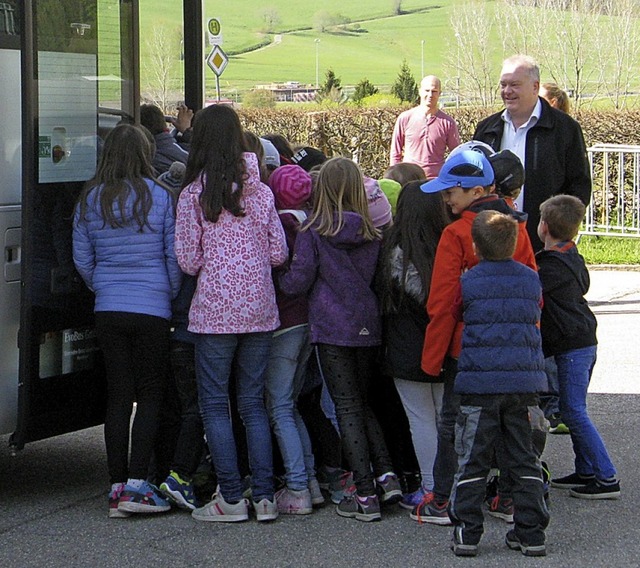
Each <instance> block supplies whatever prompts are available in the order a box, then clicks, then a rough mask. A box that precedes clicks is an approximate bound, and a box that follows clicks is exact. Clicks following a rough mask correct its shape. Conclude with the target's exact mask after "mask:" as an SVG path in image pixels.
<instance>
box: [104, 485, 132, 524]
mask: <svg viewBox="0 0 640 568" xmlns="http://www.w3.org/2000/svg"><path fill="white" fill-rule="evenodd" d="M123 491H124V483H121V484H120V486H119V487H118V489H116V490H115V491H110V492H109V518H110V519H126V518H127V517H130V516H131V513H127V512H126V511H118V501H120V496H121V495H122V492H123Z"/></svg>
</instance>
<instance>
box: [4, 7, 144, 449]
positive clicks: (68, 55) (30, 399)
mask: <svg viewBox="0 0 640 568" xmlns="http://www.w3.org/2000/svg"><path fill="white" fill-rule="evenodd" d="M7 4H8V5H10V6H11V7H12V8H13V15H14V22H15V25H14V27H13V29H12V30H11V31H12V33H8V31H7V28H6V27H5V28H4V32H5V33H4V36H0V38H3V39H0V49H1V51H0V65H2V62H3V61H4V60H5V59H6V62H5V63H4V64H5V65H6V66H7V67H8V70H9V71H10V74H9V75H7V74H6V73H5V75H4V76H5V77H11V79H12V81H13V82H14V83H15V84H16V85H18V86H19V90H18V92H21V93H22V95H21V97H14V98H13V100H8V99H7V98H3V100H2V102H1V103H0V104H2V105H4V106H5V107H6V108H5V109H4V111H5V112H4V113H3V115H5V116H6V115H7V114H11V112H12V111H9V110H8V106H9V105H12V104H15V106H16V108H17V109H19V107H20V103H21V106H22V109H21V115H22V120H21V124H20V128H19V129H21V136H20V138H21V148H22V151H21V154H20V156H19V158H20V159H18V160H16V161H15V162H12V168H14V169H12V170H10V174H11V175H12V176H14V178H18V179H19V180H20V181H19V183H20V186H21V188H22V189H21V191H20V192H18V191H16V186H15V183H14V182H12V184H11V186H10V187H5V186H4V185H0V188H2V189H1V191H2V194H0V216H3V217H4V216H5V214H6V217H7V221H6V222H5V226H6V227H7V228H6V230H5V233H4V238H5V271H4V280H3V282H2V286H3V287H4V289H3V290H0V297H1V298H3V300H2V301H3V306H4V305H6V304H4V302H5V301H6V299H5V298H8V297H11V298H13V299H14V300H15V302H16V303H19V306H20V310H19V321H18V322H17V325H16V322H15V321H5V318H7V319H8V318H15V310H14V309H12V310H11V311H10V313H9V314H7V313H6V312H5V310H4V309H3V311H2V315H1V316H0V317H1V318H2V322H1V324H0V326H1V328H2V330H3V333H4V331H5V330H9V331H8V332H7V333H8V334H9V336H11V335H12V334H13V333H14V330H15V329H18V326H19V331H18V332H17V333H16V336H17V337H15V338H14V339H13V345H11V347H6V345H9V343H7V344H6V345H5V343H4V341H5V338H4V337H3V348H7V349H15V351H14V352H11V353H9V356H10V357H9V360H11V361H15V363H16V365H15V368H5V367H4V365H3V368H2V376H1V377H0V382H1V384H2V388H3V389H5V388H6V389H7V390H11V387H10V386H8V387H7V386H6V385H11V384H12V381H15V383H14V384H16V385H17V413H16V415H15V431H13V435H12V437H11V444H12V445H13V446H14V447H15V448H16V449H21V448H22V447H23V446H24V444H25V443H27V442H31V441H34V440H40V439H43V438H48V437H50V436H55V435H58V434H63V433H66V432H71V431H74V430H79V429H82V428H87V427H90V426H94V425H96V424H100V423H101V422H103V420H104V412H105V402H106V396H105V392H106V391H105V388H106V387H105V378H104V369H103V362H102V356H101V353H100V350H99V348H98V345H97V340H96V336H95V332H94V329H93V295H92V293H91V292H89V290H87V289H86V287H85V286H84V284H83V283H82V281H81V279H80V278H79V276H78V274H77V273H76V271H75V268H74V265H73V259H72V250H71V220H72V216H73V209H74V205H75V202H76V199H77V197H78V195H79V193H80V191H81V190H82V187H83V185H84V183H85V182H86V181H87V180H90V179H91V178H92V177H93V175H94V174H95V169H96V164H97V160H98V156H99V153H100V148H101V144H102V140H103V137H104V135H105V133H106V132H107V131H108V130H109V129H110V128H112V127H113V126H114V125H115V124H116V123H117V122H118V121H119V120H127V121H130V122H134V121H136V118H137V116H138V108H139V84H138V77H139V73H138V40H139V38H138V4H137V0H37V1H36V0H21V1H20V0H14V1H13V2H11V1H9V2H6V1H4V2H2V3H1V4H0V6H6V5H7ZM0 11H1V9H0ZM0 16H2V14H0ZM0 21H1V18H0ZM2 31H3V30H2V28H1V27H0V33H1V32H2ZM9 36H13V37H9ZM16 36H17V41H16ZM2 41H4V43H1V42H2ZM16 44H18V45H17V46H16ZM8 52H14V53H13V54H9V53H8ZM16 52H17V57H16ZM16 62H18V65H16ZM5 82H6V81H5ZM16 98H17V100H16ZM15 112H17V113H19V112H20V111H19V110H16V111H15ZM4 132H5V129H3V133H2V134H0V137H3V136H5V134H4ZM13 134H15V133H13ZM9 135H11V134H7V136H9ZM3 145H4V146H6V145H7V144H6V143H5V141H4V140H0V147H2V146H3ZM20 161H21V164H20V165H19V166H18V163H19V162H20ZM5 209H6V211H5ZM16 211H19V215H20V219H19V225H18V226H14V225H15V223H16ZM11 214H13V217H11ZM9 217H11V218H9ZM7 235H9V236H7ZM12 237H13V239H14V240H11V238H12ZM15 239H17V241H18V243H19V244H18V245H15V246H14V249H12V250H10V252H7V250H8V248H10V247H11V243H13V242H14V241H15ZM8 261H9V262H8ZM8 264H9V265H10V268H11V269H12V270H13V272H10V271H9V273H8V271H7V265H8ZM16 265H18V267H19V272H20V282H19V289H18V290H17V292H16V290H15V288H16V287H15V286H13V284H14V282H15V280H13V279H11V278H15V272H16V271H17V270H18V269H16ZM8 274H9V277H8V276H7V275H8ZM7 288H9V289H10V290H9V291H7V290H6V289H7ZM16 293H17V294H18V295H19V297H17V296H16ZM12 307H14V306H12ZM14 346H15V347H14ZM12 375H13V376H12ZM10 404H12V403H11V402H8V403H7V404H6V405H5V399H4V398H2V399H0V405H1V406H0V425H2V428H3V430H2V431H0V433H8V432H11V431H12V430H7V429H6V428H7V427H9V428H10V427H11V422H12V420H13V418H14V416H12V414H14V408H16V407H13V408H11V407H10ZM13 404H15V400H14V402H13Z"/></svg>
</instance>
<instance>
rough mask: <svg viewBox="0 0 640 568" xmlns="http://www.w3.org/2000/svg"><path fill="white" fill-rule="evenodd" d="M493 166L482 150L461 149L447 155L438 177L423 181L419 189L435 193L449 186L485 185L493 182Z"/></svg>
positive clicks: (468, 186) (466, 187)
mask: <svg viewBox="0 0 640 568" xmlns="http://www.w3.org/2000/svg"><path fill="white" fill-rule="evenodd" d="M493 180H494V175H493V168H492V167H491V164H490V163H489V160H488V159H487V158H486V157H485V155H484V154H483V153H482V152H476V151H475V150H463V151H462V152H459V153H457V154H456V155H455V156H449V158H448V159H447V161H446V162H445V163H444V165H443V166H442V169H441V170H440V173H439V174H438V177H437V178H435V179H432V180H431V181H428V182H427V183H423V184H422V185H421V186H420V189H421V190H422V191H424V192H425V193H437V192H438V191H444V190H445V189H449V188H451V187H462V188H464V189H470V188H472V187H475V186H476V185H480V186H482V187H486V186H488V185H491V184H493Z"/></svg>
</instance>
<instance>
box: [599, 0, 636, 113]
mask: <svg viewBox="0 0 640 568" xmlns="http://www.w3.org/2000/svg"><path fill="white" fill-rule="evenodd" d="M637 7H638V2H637V0H602V8H603V10H606V12H605V13H606V14H608V16H609V17H608V18H603V21H602V33H601V38H602V41H601V43H600V46H599V47H600V50H599V53H600V62H599V63H600V65H598V66H599V67H600V69H601V70H602V71H603V75H604V76H602V77H601V80H602V83H603V84H604V85H605V88H606V92H607V95H608V97H609V98H610V100H611V101H612V102H613V105H614V107H615V108H616V110H619V109H622V108H624V107H625V106H627V100H628V98H627V96H626V95H627V93H628V92H629V91H630V90H631V86H632V84H633V81H634V79H635V78H636V72H635V71H636V69H637V65H638V59H639V58H640V32H639V31H638V27H637V20H636V17H635V16H636V14H637Z"/></svg>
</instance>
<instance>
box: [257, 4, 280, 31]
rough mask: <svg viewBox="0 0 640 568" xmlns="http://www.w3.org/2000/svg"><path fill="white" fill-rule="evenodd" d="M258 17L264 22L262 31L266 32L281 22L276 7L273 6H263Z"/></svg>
mask: <svg viewBox="0 0 640 568" xmlns="http://www.w3.org/2000/svg"><path fill="white" fill-rule="evenodd" d="M260 19H261V20H262V21H263V22H264V29H263V31H264V32H266V33H271V32H273V30H274V29H275V27H276V26H277V25H278V24H280V23H281V22H282V19H281V18H280V13H279V12H278V9H277V8H274V7H273V6H270V7H268V8H263V9H262V10H261V11H260Z"/></svg>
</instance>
